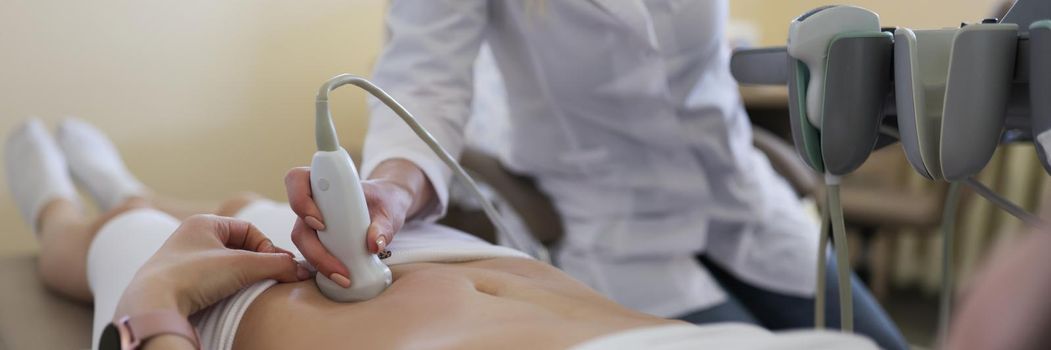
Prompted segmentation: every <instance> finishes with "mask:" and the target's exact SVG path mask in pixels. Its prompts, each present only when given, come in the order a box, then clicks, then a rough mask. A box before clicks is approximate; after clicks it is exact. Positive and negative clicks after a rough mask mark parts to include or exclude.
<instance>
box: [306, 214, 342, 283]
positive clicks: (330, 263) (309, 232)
mask: <svg viewBox="0 0 1051 350" xmlns="http://www.w3.org/2000/svg"><path fill="white" fill-rule="evenodd" d="M317 235H318V233H317V231H314V230H313V229H311V228H310V227H308V226H307V225H306V224H305V223H304V222H303V220H302V219H296V223H295V225H293V226H292V243H295V245H296V247H297V248H299V252H300V253H303V257H304V258H306V259H307V262H309V263H310V265H313V266H314V268H315V269H317V271H318V273H320V274H322V275H324V276H327V277H329V278H330V279H333V278H332V274H333V273H335V274H339V275H340V276H343V277H346V278H349V277H351V276H350V271H349V270H348V269H347V267H346V266H343V263H342V262H340V261H339V259H337V258H336V257H335V256H334V255H332V253H329V251H328V249H326V248H325V246H324V245H322V244H321V240H320V239H318V236H317ZM333 280H335V279H333ZM347 284H349V282H348V283H347Z"/></svg>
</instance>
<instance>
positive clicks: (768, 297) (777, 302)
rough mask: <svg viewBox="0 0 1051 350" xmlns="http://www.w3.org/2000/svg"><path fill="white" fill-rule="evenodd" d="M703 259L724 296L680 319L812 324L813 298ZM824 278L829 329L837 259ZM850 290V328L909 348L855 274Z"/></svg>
mask: <svg viewBox="0 0 1051 350" xmlns="http://www.w3.org/2000/svg"><path fill="white" fill-rule="evenodd" d="M699 259H700V260H701V263H702V264H704V266H705V267H707V268H708V269H709V271H711V273H712V275H713V276H715V279H716V280H718V282H719V284H720V285H721V286H722V287H723V290H725V291H726V293H727V294H728V295H727V301H726V302H724V303H722V304H719V305H716V306H713V307H710V308H707V309H704V310H698V311H696V312H692V313H689V314H686V315H683V316H681V317H678V318H679V319H680V320H684V321H687V322H691V323H694V324H704V323H713V322H744V323H751V324H755V325H758V326H761V327H764V328H767V329H771V330H782V329H800V328H813V327H814V299H813V298H801V297H797V296H790V295H785V294H780V293H775V292H771V291H768V290H764V289H761V288H758V287H756V286H753V285H750V284H748V283H745V282H744V281H741V280H740V279H737V278H736V277H734V276H733V275H732V274H730V273H729V272H728V271H726V270H725V269H723V268H722V267H720V266H719V265H718V264H716V263H714V262H712V261H710V260H708V259H706V258H704V257H703V256H702V257H700V258H699ZM826 271H827V276H826V277H827V278H828V283H827V284H826V285H827V289H826V291H825V295H826V296H827V299H826V302H825V312H826V315H825V320H826V324H827V327H828V328H829V329H837V328H839V301H838V300H837V299H838V298H837V297H838V296H839V287H838V284H837V283H836V260H835V256H834V255H832V254H830V256H829V259H828V269H827V270H826ZM850 282H851V290H852V291H853V293H854V294H853V295H854V332H856V333H858V334H861V335H864V336H867V337H869V338H871V339H872V340H874V341H875V342H876V343H877V344H879V346H880V347H881V348H884V349H891V350H895V349H908V343H906V342H905V338H904V337H902V335H901V331H899V330H898V327H897V326H895V325H894V322H892V321H891V320H890V317H888V316H887V313H886V312H885V311H883V308H882V307H881V306H880V305H879V303H878V302H876V299H875V298H874V297H872V294H871V293H869V291H868V288H866V287H865V285H864V284H863V283H862V282H861V280H859V279H858V277H857V276H852V278H851V281H850Z"/></svg>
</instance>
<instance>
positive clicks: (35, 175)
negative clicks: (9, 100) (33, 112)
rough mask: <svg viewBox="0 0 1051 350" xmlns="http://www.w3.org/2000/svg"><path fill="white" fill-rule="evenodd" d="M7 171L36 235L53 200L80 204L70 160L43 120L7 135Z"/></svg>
mask: <svg viewBox="0 0 1051 350" xmlns="http://www.w3.org/2000/svg"><path fill="white" fill-rule="evenodd" d="M4 171H5V173H6V175H7V187H8V188H9V189H10V190H11V195H12V196H13V197H14V198H15V203H16V204H17V205H18V210H19V211H20V212H21V213H22V218H23V219H25V221H26V222H28V223H29V225H30V226H32V227H33V232H36V230H37V227H36V223H37V219H38V217H37V216H38V215H40V210H41V209H43V208H44V206H45V205H47V204H48V203H49V202H50V201H52V200H54V199H60V198H64V199H68V200H70V201H73V202H74V203H76V200H77V190H76V187H74V185H73V179H71V178H70V177H69V170H68V169H67V167H66V159H65V157H63V156H62V150H60V149H59V146H58V144H56V143H55V140H54V139H53V138H51V135H50V134H48V132H47V129H46V128H45V127H44V123H43V122H41V121H40V120H39V119H30V120H28V121H26V122H25V123H24V124H22V125H20V126H17V127H15V129H14V130H12V131H11V133H10V134H9V135H8V136H7V143H6V145H5V147H4Z"/></svg>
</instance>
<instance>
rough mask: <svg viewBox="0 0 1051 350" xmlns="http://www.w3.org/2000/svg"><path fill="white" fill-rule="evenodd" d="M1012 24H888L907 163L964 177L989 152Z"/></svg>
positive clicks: (1005, 80)
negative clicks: (950, 26) (892, 33)
mask: <svg viewBox="0 0 1051 350" xmlns="http://www.w3.org/2000/svg"><path fill="white" fill-rule="evenodd" d="M1017 43H1018V26H1017V25H1015V24H974V25H970V26H966V27H964V28H961V29H941V30H918V31H913V30H910V29H908V28H899V29H897V30H896V31H895V44H894V46H895V48H894V74H895V77H894V80H895V85H896V89H895V91H896V100H897V109H898V129H899V130H900V133H901V142H902V146H903V148H905V155H906V158H908V160H909V164H910V165H912V167H913V169H915V170H916V171H917V172H919V173H920V174H921V175H923V176H924V177H927V178H928V179H933V180H939V179H946V180H949V181H957V180H963V179H966V178H968V177H971V176H973V175H975V174H977V173H978V172H979V171H980V170H982V168H984V167H985V165H986V164H987V163H988V162H989V160H990V159H991V158H992V156H993V152H994V151H995V150H996V146H997V145H998V144H999V141H1000V135H1001V132H1002V130H1003V127H1004V115H1005V112H1006V109H1007V102H1008V97H1009V96H1010V94H1011V78H1012V76H1013V73H1014V65H1015V51H1016V45H1017Z"/></svg>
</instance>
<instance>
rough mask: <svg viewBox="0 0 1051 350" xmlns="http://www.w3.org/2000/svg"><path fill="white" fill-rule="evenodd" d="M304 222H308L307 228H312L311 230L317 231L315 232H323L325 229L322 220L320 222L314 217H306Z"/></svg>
mask: <svg viewBox="0 0 1051 350" xmlns="http://www.w3.org/2000/svg"><path fill="white" fill-rule="evenodd" d="M303 221H304V222H306V223H307V226H310V228H312V229H315V230H318V231H321V230H324V229H325V224H323V223H321V220H318V219H317V218H315V217H313V216H308V217H305V218H303Z"/></svg>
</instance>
